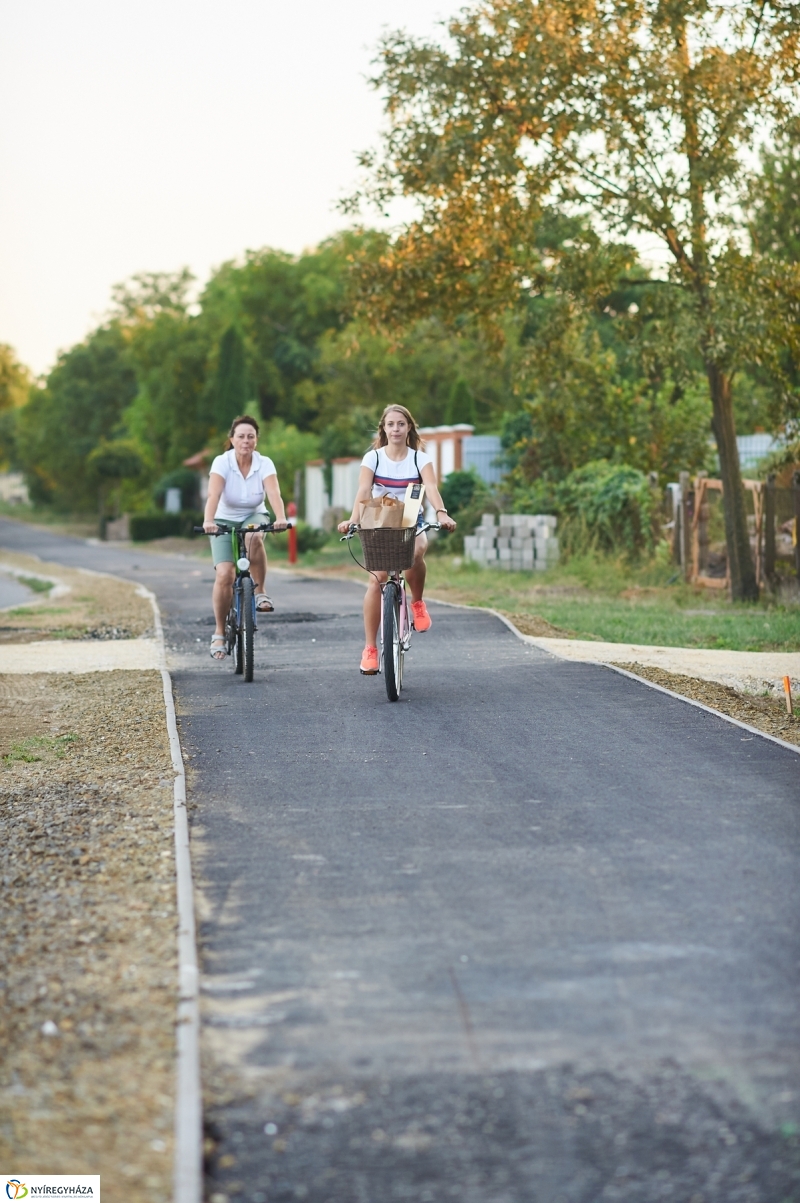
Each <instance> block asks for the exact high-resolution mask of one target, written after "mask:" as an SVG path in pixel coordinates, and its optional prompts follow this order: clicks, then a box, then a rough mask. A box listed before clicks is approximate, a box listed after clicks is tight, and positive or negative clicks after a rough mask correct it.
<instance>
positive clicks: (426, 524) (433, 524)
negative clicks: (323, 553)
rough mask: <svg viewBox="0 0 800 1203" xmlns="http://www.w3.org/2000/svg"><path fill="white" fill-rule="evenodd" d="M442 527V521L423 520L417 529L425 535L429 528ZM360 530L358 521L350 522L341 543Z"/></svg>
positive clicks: (395, 528) (396, 528) (438, 528)
mask: <svg viewBox="0 0 800 1203" xmlns="http://www.w3.org/2000/svg"><path fill="white" fill-rule="evenodd" d="M389 529H391V530H398V529H403V528H402V527H400V528H398V527H390V528H389ZM441 529H442V525H441V523H440V522H423V524H422V526H421V527H420V528H419V530H418V531H417V534H418V535H424V534H425V532H426V531H429V530H441ZM360 530H361V527H360V526H359V525H358V523H356V522H351V523H350V529H349V530H348V532H347V534H346V535H342V537H341V539H340V540H339V542H340V543H346V542H347V541H348V539H353V538H355V536H356V535H357V534H358V532H359V531H360Z"/></svg>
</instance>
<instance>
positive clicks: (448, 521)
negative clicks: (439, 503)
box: [436, 510, 456, 530]
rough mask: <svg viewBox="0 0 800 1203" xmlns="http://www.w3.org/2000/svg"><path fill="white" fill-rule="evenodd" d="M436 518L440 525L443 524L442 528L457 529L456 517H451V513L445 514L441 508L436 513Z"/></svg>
mask: <svg viewBox="0 0 800 1203" xmlns="http://www.w3.org/2000/svg"><path fill="white" fill-rule="evenodd" d="M436 520H437V522H438V523H439V526H441V528H442V530H455V529H456V520H455V518H451V517H450V515H449V514H445V513H443V512H442V511H441V510H440V511H439V513H438V514H437V515H436Z"/></svg>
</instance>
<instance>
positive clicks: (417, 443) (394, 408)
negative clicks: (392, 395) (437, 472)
mask: <svg viewBox="0 0 800 1203" xmlns="http://www.w3.org/2000/svg"><path fill="white" fill-rule="evenodd" d="M391 413H398V414H402V415H403V417H404V418H405V420H406V421H407V422H408V437H407V438H406V443H407V445H408V446H409V447H410V448H411V449H412V451H424V450H425V442H424V440H423V439H421V438H420V437H419V430H418V429H417V423H416V422H415V420H414V416H413V414H412V413H411V412H410V410H407V409H406V407H405V405H387V406H386V409H385V410H384V411H383V413H382V414H381V419H380V421H379V422H378V433H377V434H376V435H375V438H374V439H373V440H372V447H373V450H375V451H377V450H378V448H379V447H385V446H387V444H388V442H389V438H388V435H387V434H386V419H387V418H388V416H389V414H391Z"/></svg>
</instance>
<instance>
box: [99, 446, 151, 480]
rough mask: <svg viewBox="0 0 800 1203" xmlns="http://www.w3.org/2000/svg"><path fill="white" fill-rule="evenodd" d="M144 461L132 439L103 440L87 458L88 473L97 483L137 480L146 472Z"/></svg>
mask: <svg viewBox="0 0 800 1203" xmlns="http://www.w3.org/2000/svg"><path fill="white" fill-rule="evenodd" d="M144 467H145V465H144V460H143V459H142V453H141V452H140V450H139V448H138V446H137V445H136V443H134V442H133V440H132V439H114V440H113V441H112V442H109V441H108V440H107V439H102V440H101V442H100V443H98V445H97V446H96V447H94V448H92V450H91V451H90V452H89V454H88V455H87V457H86V472H87V475H88V477H89V479H90V480H92V481H95V482H102V483H105V482H113V483H118V482H119V481H122V480H126V479H129V480H135V479H136V478H137V477H139V476H141V474H142V472H143V471H144Z"/></svg>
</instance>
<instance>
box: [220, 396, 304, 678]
mask: <svg viewBox="0 0 800 1203" xmlns="http://www.w3.org/2000/svg"><path fill="white" fill-rule="evenodd" d="M228 439H229V448H228V450H227V451H225V452H224V453H223V454H222V455H218V456H217V457H216V459H215V460H214V462H213V463H212V465H211V473H210V475H209V478H208V499H207V501H206V509H205V515H204V517H203V530H205V531H206V533H207V534H208V535H210V536H211V539H210V542H211V555H212V558H213V560H214V570H215V573H216V576H215V580H214V591H213V593H212V603H213V606H214V621H215V630H214V634H213V635H212V637H211V648H210V651H211V656H212V659H214V660H224V659H225V657H226V655H227V654H228V653H227V651H226V648H225V619H226V617H227V614H228V611H229V609H230V606H231V594H232V589H233V581H234V576H235V573H236V570H235V568H234V563H233V545H232V543H231V537H230V535H218V534H215V531H216V529H217V522H218V521H219V522H226V523H229V524H231V525H233V526H238V527H240V528H241V527H243V526H250V525H251V524H252V525H257V526H258V525H261V523H263V522H264V521H265V515H266V513H267V509H266V506H265V505H264V494H265V493H266V495H267V498H268V500H269V504H270V506H271V507H272V510H273V512H274V514H275V527H276V529H278V530H282V529H283V528H284V527H285V526H286V511H285V510H284V508H283V499H282V498H281V490H280V485H279V484H278V474H277V472H276V471H275V465H274V463H273V462H272V460H271V459H270V458H269V456H268V455H261V454H259V452H258V451H256V447H257V445H258V422H257V421H256V420H255V418H251V417H250V415H249V414H242V415H241V416H240V417H238V418H234V419H233V421H232V422H231V428H230V430H229V431H228ZM245 545H246V548H247V555H248V557H249V559H250V575H251V576H252V578H253V584H254V586H255V600H256V609H257V610H260V611H261V612H264V613H266V612H269V611H270V610H274V609H275V607H274V606H273V604H272V601H271V600H270V598H269V597H268V596H267V594H266V592H265V589H266V584H267V553H266V551H265V550H264V536H263V535H261V534H255V533H254V534H252V535H247V536H246V538H245Z"/></svg>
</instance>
